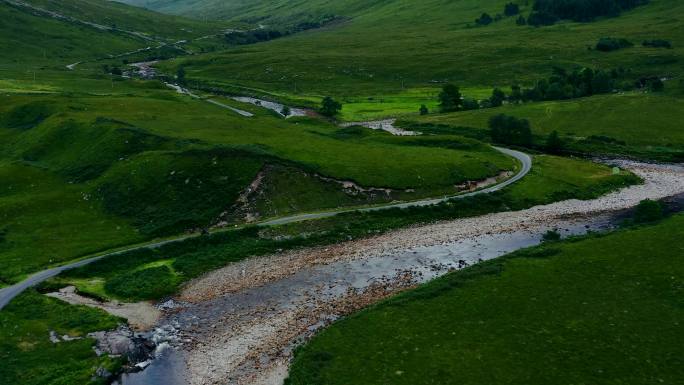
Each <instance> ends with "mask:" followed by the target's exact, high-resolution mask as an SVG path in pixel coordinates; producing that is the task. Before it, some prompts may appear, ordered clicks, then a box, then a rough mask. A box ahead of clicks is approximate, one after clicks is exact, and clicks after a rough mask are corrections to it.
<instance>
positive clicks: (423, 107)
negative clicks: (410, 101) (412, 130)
mask: <svg viewBox="0 0 684 385" xmlns="http://www.w3.org/2000/svg"><path fill="white" fill-rule="evenodd" d="M419 112H420V114H421V115H427V114H428V112H429V111H428V108H427V106H426V105H425V104H421V105H420V109H419Z"/></svg>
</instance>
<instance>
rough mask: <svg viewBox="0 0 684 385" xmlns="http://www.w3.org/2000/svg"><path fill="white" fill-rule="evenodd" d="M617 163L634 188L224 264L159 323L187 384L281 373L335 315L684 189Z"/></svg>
mask: <svg viewBox="0 0 684 385" xmlns="http://www.w3.org/2000/svg"><path fill="white" fill-rule="evenodd" d="M620 165H621V166H622V167H624V168H626V169H628V170H630V171H632V172H634V173H635V174H637V175H639V176H640V177H642V178H643V179H644V184H642V185H638V186H631V187H628V188H625V189H622V190H620V191H617V192H614V193H611V194H608V195H605V196H603V197H600V198H597V199H593V200H588V201H579V200H568V201H562V202H557V203H553V204H549V205H544V206H537V207H533V208H531V209H528V210H522V211H517V212H502V213H495V214H489V215H485V216H482V217H476V218H466V219H458V220H454V221H446V222H441V223H436V224H431V225H422V226H414V227H412V228H407V229H402V230H397V231H392V232H389V233H387V234H384V235H380V236H377V237H373V238H368V239H363V240H358V241H351V242H345V243H341V244H337V245H334V246H330V247H319V248H313V249H306V250H300V251H293V252H286V253H278V254H276V255H273V256H269V257H263V258H254V259H250V260H247V261H243V262H239V263H236V264H231V265H229V266H227V267H226V268H224V269H221V270H218V271H215V272H212V273H209V274H207V275H206V276H204V277H202V278H200V279H198V280H196V281H194V282H192V283H191V284H189V285H188V286H187V287H186V288H185V290H183V292H182V294H181V295H180V296H179V297H178V298H177V301H178V302H177V304H178V306H177V307H176V308H174V309H173V310H171V311H167V312H166V315H165V318H164V320H163V321H162V324H173V325H176V326H177V328H176V330H177V333H178V335H179V336H180V337H179V340H181V341H185V342H184V343H183V344H182V346H175V347H176V349H178V350H177V352H176V353H177V354H178V355H179V356H181V357H182V359H181V360H178V361H180V362H183V364H182V366H185V367H184V368H183V371H184V372H185V373H187V378H189V380H188V383H189V384H193V385H194V384H210V383H215V382H217V381H225V380H226V379H230V380H232V381H235V382H237V383H244V384H257V383H270V382H269V381H274V380H276V379H282V378H280V377H282V374H283V373H285V372H286V371H285V370H284V368H286V364H287V362H289V358H290V357H291V352H292V348H293V346H296V345H297V344H298V343H299V342H300V341H301V340H302V339H305V338H307V337H308V336H310V335H312V334H313V333H314V332H315V331H316V330H318V329H319V328H321V327H323V326H324V325H326V324H328V323H330V322H332V321H333V320H335V319H337V318H338V317H340V316H343V315H345V314H349V313H350V312H353V311H355V310H357V309H360V308H363V307H365V306H368V305H370V304H372V303H375V302H377V301H378V300H380V299H383V298H386V297H387V296H389V295H392V294H394V293H397V292H399V291H402V290H405V289H406V288H409V287H413V286H415V285H416V284H418V283H421V282H425V281H426V280H428V279H431V278H434V277H437V276H439V275H442V274H445V273H446V272H448V271H451V270H453V269H458V268H462V267H465V266H468V265H472V264H473V263H477V262H478V261H481V260H487V259H491V258H495V257H498V256H500V255H503V254H505V253H508V252H511V251H514V250H516V249H518V248H520V247H527V246H531V245H534V244H536V243H538V242H539V241H540V239H541V235H542V234H543V233H544V232H545V231H547V230H549V229H554V228H561V229H563V231H562V233H564V234H582V233H584V232H586V231H587V230H589V229H590V230H601V229H604V230H605V229H607V228H609V227H610V223H611V220H610V218H611V216H612V214H611V213H615V212H618V211H620V210H624V209H627V208H630V207H632V206H635V205H636V204H637V203H639V202H640V201H641V200H643V199H661V198H665V197H669V196H674V195H677V194H681V193H683V192H684V168H683V167H682V166H660V165H650V164H642V163H637V162H627V161H624V162H620ZM178 361H177V362H178ZM144 373H145V372H142V373H140V374H139V375H142V376H144V375H145V374H144ZM274 373H275V374H274ZM272 376H275V378H274V377H272ZM124 384H126V382H124Z"/></svg>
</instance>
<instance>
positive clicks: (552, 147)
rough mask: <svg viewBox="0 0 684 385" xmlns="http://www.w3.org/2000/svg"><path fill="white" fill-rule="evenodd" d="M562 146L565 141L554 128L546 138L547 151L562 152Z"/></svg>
mask: <svg viewBox="0 0 684 385" xmlns="http://www.w3.org/2000/svg"><path fill="white" fill-rule="evenodd" d="M564 147H565V143H564V142H563V140H562V139H561V138H560V135H558V131H555V130H554V131H553V132H552V133H550V134H549V136H548V138H546V151H547V152H549V153H551V154H560V153H561V152H563V148H564Z"/></svg>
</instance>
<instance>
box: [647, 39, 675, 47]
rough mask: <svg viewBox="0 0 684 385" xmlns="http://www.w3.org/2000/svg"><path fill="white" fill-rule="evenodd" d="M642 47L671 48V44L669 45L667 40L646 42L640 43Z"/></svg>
mask: <svg viewBox="0 0 684 385" xmlns="http://www.w3.org/2000/svg"><path fill="white" fill-rule="evenodd" d="M641 45H643V46H644V47H651V48H668V49H670V48H672V43H670V42H669V41H667V40H660V39H656V40H646V41H644V42H643V43H641Z"/></svg>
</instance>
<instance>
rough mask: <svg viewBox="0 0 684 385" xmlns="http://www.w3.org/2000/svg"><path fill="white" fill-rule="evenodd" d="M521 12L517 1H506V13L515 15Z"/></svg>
mask: <svg viewBox="0 0 684 385" xmlns="http://www.w3.org/2000/svg"><path fill="white" fill-rule="evenodd" d="M519 13H520V6H519V5H518V4H515V3H506V5H505V6H504V15H506V16H515V15H517V14H519Z"/></svg>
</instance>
